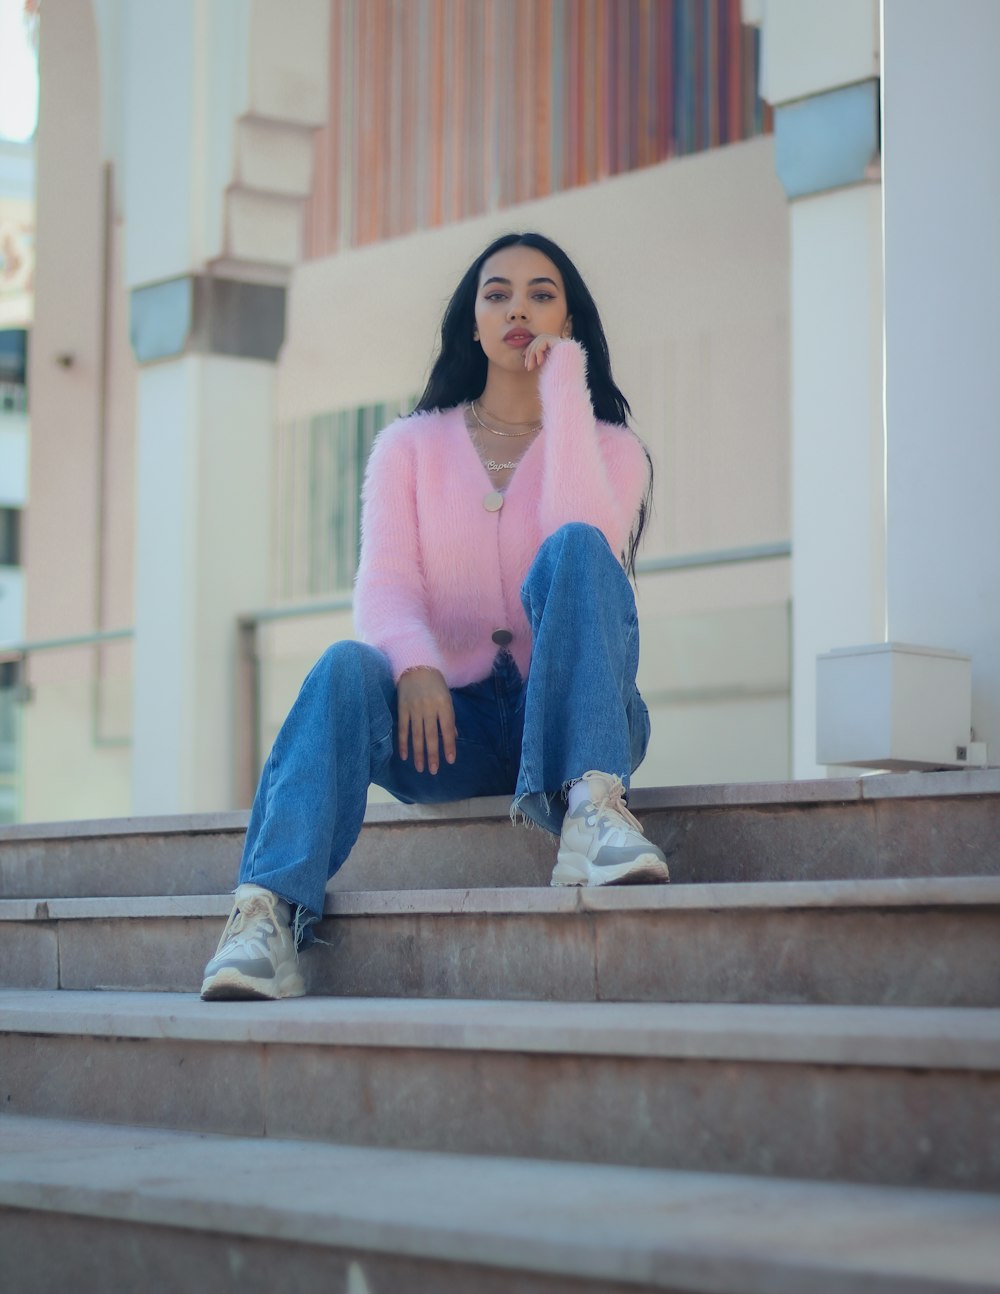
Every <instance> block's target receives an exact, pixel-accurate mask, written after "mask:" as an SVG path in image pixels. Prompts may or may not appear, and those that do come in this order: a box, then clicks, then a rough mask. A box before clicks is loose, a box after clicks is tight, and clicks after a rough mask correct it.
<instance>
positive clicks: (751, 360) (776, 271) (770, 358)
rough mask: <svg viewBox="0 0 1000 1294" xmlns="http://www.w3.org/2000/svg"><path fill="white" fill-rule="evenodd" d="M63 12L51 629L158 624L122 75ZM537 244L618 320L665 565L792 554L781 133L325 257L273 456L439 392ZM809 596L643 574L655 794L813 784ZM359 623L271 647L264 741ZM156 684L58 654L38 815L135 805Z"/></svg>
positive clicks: (625, 380) (52, 15)
mask: <svg viewBox="0 0 1000 1294" xmlns="http://www.w3.org/2000/svg"><path fill="white" fill-rule="evenodd" d="M46 15H47V21H46V23H45V24H43V30H42V50H41V62H42V101H41V114H40V123H39V131H38V172H39V189H38V249H39V274H38V283H37V320H36V326H35V332H34V337H33V348H32V372H31V384H32V399H33V410H32V451H31V452H32V458H31V477H32V483H33V491H32V495H31V501H30V509H29V517H28V528H27V544H26V567H27V580H28V599H27V601H28V625H27V636H28V637H29V638H31V639H39V638H52V637H58V636H63V635H73V634H84V633H88V632H92V631H95V630H101V629H115V628H127V627H129V626H130V625H131V624H132V621H133V614H134V607H133V603H134V599H133V591H132V579H133V559H134V533H135V518H134V508H135V484H134V449H135V426H136V369H135V363H134V360H133V357H132V353H131V348H130V346H129V343H128V323H127V313H128V302H127V297H126V296H125V294H124V292H123V290H122V287H121V269H120V261H121V255H120V244H121V241H122V238H121V235H122V230H123V224H122V220H123V213H121V212H120V211H117V210H115V206H114V199H113V197H111V198H110V199H109V197H108V195H111V194H113V193H114V192H115V190H116V188H118V186H117V185H116V184H115V183H114V176H112V177H111V179H112V182H111V183H110V184H106V179H107V173H106V170H105V164H106V157H107V156H108V155H110V154H113V153H114V152H115V147H114V138H115V136H114V132H111V133H110V134H109V132H108V131H107V129H104V130H103V136H102V117H101V107H102V105H101V101H100V95H101V93H102V89H101V87H102V85H103V86H105V93H107V94H108V95H110V96H111V97H113V92H114V87H115V86H116V85H118V83H119V81H118V79H117V78H116V77H114V76H110V74H108V73H107V69H105V74H104V75H103V76H102V74H101V71H100V68H99V62H100V60H99V57H98V48H97V37H96V34H95V30H94V23H93V16H92V11H91V6H90V5H79V4H76V3H73V2H71V0H51V3H50V4H49V5H47V9H46ZM109 110H112V111H113V105H111V107H110V109H109ZM106 126H107V122H106V121H105V127H106ZM119 191H120V190H119ZM109 201H110V206H108V205H107V204H108V202H109ZM124 214H125V216H127V213H124ZM518 227H520V228H537V229H540V230H542V231H543V232H545V233H548V234H549V235H550V236H552V237H554V238H555V239H556V240H557V241H559V242H561V243H562V244H563V245H564V246H565V247H566V248H567V250H568V251H569V252H570V254H571V255H572V256H573V257H574V259H576V261H577V262H578V264H579V265H580V267H581V269H582V271H583V273H584V276H585V277H586V278H587V280H588V282H589V283H590V285H591V287H592V289H593V291H594V294H595V296H596V298H597V300H598V302H599V304H600V306H601V310H602V314H603V317H604V320H605V324H606V327H607V332H608V336H609V339H610V342H611V349H612V358H613V361H614V365H615V371H616V375H617V377H618V380H619V384H620V385H621V386H622V388H623V390H624V391H625V392H626V394H627V395H628V397H629V399H630V400H631V402H632V405H633V409H634V414H635V419H634V420H635V425H636V427H637V429H638V430H639V432H640V434H641V435H642V436H643V437H644V439H645V440H646V442H647V444H648V445H649V447H650V450H651V452H652V455H653V458H654V461H655V465H656V473H657V486H656V500H655V502H656V508H655V512H654V516H653V520H652V523H651V525H650V528H649V531H648V537H647V540H646V543H645V547H644V553H643V556H644V557H645V558H646V559H651V558H656V557H662V556H674V555H684V554H688V553H691V552H704V551H712V550H717V549H728V548H741V547H745V546H752V545H757V544H766V543H771V542H774V541H783V540H786V539H787V538H788V534H789V501H788V476H789V463H788V441H789V430H788V416H789V415H788V295H789V286H788V275H789V252H788V211H787V204H786V202H785V199H784V196H783V194H782V193H781V190H780V187H779V185H778V182H777V180H776V178H775V172H774V158H773V142H772V140H771V138H770V137H766V138H759V139H756V140H753V141H750V142H748V143H743V144H735V145H730V146H728V147H725V148H721V149H715V150H713V151H710V152H707V153H702V154H696V155H693V156H690V157H686V158H683V159H679V160H673V161H670V162H669V163H665V164H662V165H658V166H654V167H650V168H648V169H645V170H641V171H637V172H633V173H630V174H626V175H623V176H619V177H617V178H614V179H611V180H607V181H604V182H602V183H600V184H596V185H591V186H588V187H584V188H579V189H574V190H570V191H568V192H564V193H561V194H559V195H557V196H554V197H550V198H547V199H544V200H541V201H538V202H533V203H529V204H525V205H524V206H521V207H518V208H514V209H511V210H508V211H506V212H503V213H501V214H500V215H498V216H496V215H495V216H490V217H483V218H478V219H475V220H471V221H466V222H462V223H460V224H457V225H451V226H446V227H444V228H439V229H435V230H431V231H426V232H422V233H418V234H414V235H410V236H407V237H405V238H401V239H398V240H394V241H390V242H387V243H383V244H380V245H375V246H371V247H366V248H363V249H359V250H354V251H347V252H343V253H341V254H339V255H337V256H332V257H329V258H327V259H324V260H317V261H311V262H308V263H304V264H301V265H299V266H298V267H297V269H296V270H295V271H294V272H293V275H292V280H291V284H290V289H289V295H288V329H287V339H286V344H285V347H284V351H283V353H282V355H281V357H280V360H279V363H278V366H277V374H276V376H277V406H276V414H275V446H276V447H277V445H278V443H279V439H280V437H279V431H280V429H281V428H282V427H284V426H286V425H287V424H288V423H289V422H290V421H293V420H295V419H303V418H309V417H311V416H313V415H316V414H324V413H329V412H332V411H336V410H340V409H352V408H356V407H358V406H360V405H366V404H370V403H374V402H377V401H380V400H385V399H392V398H398V397H402V396H405V395H408V394H412V393H413V392H415V391H417V390H419V389H420V387H421V386H422V385H423V381H424V379H425V376H426V373H427V370H428V367H429V363H430V360H431V356H432V351H433V346H434V339H435V333H436V329H437V326H438V322H439V319H440V315H441V311H442V309H443V307H444V304H445V302H446V300H447V298H448V296H449V295H450V292H451V290H452V288H453V287H454V285H455V283H456V282H457V280H458V278H459V276H460V274H461V272H462V271H463V270H464V268H465V266H466V265H467V264H468V262H469V260H470V259H472V257H473V256H475V255H476V254H477V252H478V251H479V250H480V248H481V247H482V246H483V245H484V243H485V242H486V241H488V240H489V239H490V238H491V237H492V236H493V235H494V234H495V233H497V232H500V231H504V230H507V229H510V228H518ZM105 265H106V266H107V275H106V278H105V277H104V269H103V267H104V266H105ZM105 282H106V284H107V290H106V294H105V292H104V291H103V288H104V284H105ZM60 357H63V358H67V357H69V358H70V362H69V363H66V364H64V363H62V362H59V360H60ZM276 453H277V448H276ZM261 526H262V527H264V528H266V527H267V526H268V518H266V517H262V518H261ZM251 549H252V545H249V544H248V546H247V552H248V553H249V552H250V550H251ZM248 560H250V558H249V556H248ZM789 583H790V581H789V562H788V560H787V559H784V560H778V561H760V562H752V563H747V564H741V565H721V566H715V567H711V568H708V569H697V570H685V571H674V572H669V573H663V574H646V575H645V576H643V577H641V578H640V584H639V594H638V596H639V606H640V615H641V626H642V633H643V655H642V665H641V674H640V684H641V686H642V688H643V692H644V694H645V695H646V697H647V700H648V701H649V703H650V707H651V710H652V713H653V719H654V741H653V745H652V747H651V751H650V755H649V757H648V759H647V762H646V764H645V765H644V767H643V769H642V770H641V774H640V776H639V778H638V779H637V780H638V781H640V782H641V783H643V784H647V785H648V784H656V783H664V782H693V781H720V780H740V779H756V778H767V777H778V778H780V777H784V776H787V774H788V760H789V743H788V726H789V703H788V675H789V663H788V628H787V626H788V598H789ZM273 600H274V599H273V598H272V601H273ZM253 609H257V608H247V610H253ZM350 632H351V626H350V616H349V614H347V615H344V614H341V615H339V616H328V617H319V618H313V619H309V620H289V621H287V622H283V623H281V624H280V625H279V626H277V627H275V628H273V629H267V630H264V631H262V632H261V636H260V643H261V651H262V663H263V668H262V675H261V677H262V703H263V723H262V729H263V731H262V746H263V747H264V748H265V749H266V746H267V744H268V741H269V739H270V737H271V736H272V735H273V732H274V731H275V730H276V727H277V725H278V723H280V720H281V718H282V717H283V715H284V713H285V711H286V709H287V707H288V705H289V704H290V702H291V700H292V698H293V696H294V693H295V690H296V688H297V686H298V683H299V681H300V680H301V678H302V677H303V676H304V674H305V672H306V670H307V669H308V667H309V665H310V664H311V663H312V661H313V659H314V658H315V656H316V655H318V653H319V652H320V651H321V650H322V648H323V647H324V646H325V645H326V643H327V642H329V641H332V640H334V639H335V638H337V637H340V636H344V635H347V634H349V633H350ZM234 669H235V661H234ZM131 670H132V655H131V648H130V647H129V645H128V644H115V645H110V646H104V647H102V648H99V649H98V648H93V647H90V648H85V649H81V648H74V649H71V650H66V651H62V652H58V653H40V654H36V655H34V656H33V657H32V660H31V663H30V668H29V682H30V684H31V698H32V699H31V700H30V702H29V703H28V704H27V705H26V706H25V708H24V739H25V740H24V762H23V771H24V798H23V805H22V809H23V816H24V817H26V818H28V819H36V820H44V819H49V818H66V817H88V816H104V815H109V814H117V813H126V812H128V810H129V806H130V795H131V792H130V783H131V757H130V750H129V746H128V742H129V739H130V734H131ZM234 686H235V682H234ZM218 807H220V808H221V807H230V806H222V805H220V806H218Z"/></svg>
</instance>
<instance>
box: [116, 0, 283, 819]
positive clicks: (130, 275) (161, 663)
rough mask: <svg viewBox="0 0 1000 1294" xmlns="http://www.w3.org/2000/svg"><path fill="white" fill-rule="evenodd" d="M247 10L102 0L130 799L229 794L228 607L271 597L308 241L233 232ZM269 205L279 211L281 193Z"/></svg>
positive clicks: (246, 68) (249, 76) (151, 805)
mask: <svg viewBox="0 0 1000 1294" xmlns="http://www.w3.org/2000/svg"><path fill="white" fill-rule="evenodd" d="M273 8H274V6H271V9H272V10H273ZM254 12H255V6H251V5H246V4H243V3H239V2H236V3H234V2H233V0H212V3H206V0H171V3H170V4H169V5H163V4H160V3H158V2H156V0H132V2H131V3H129V4H128V5H124V6H117V5H108V6H105V16H106V17H108V20H109V21H114V22H119V23H120V24H121V28H120V32H119V33H118V39H117V42H116V41H111V40H107V39H106V40H105V41H104V45H105V46H106V47H108V48H110V47H112V46H113V45H114V44H115V43H117V44H118V46H119V47H120V49H121V51H122V59H123V60H124V66H125V68H126V70H127V75H126V76H125V77H124V79H123V82H122V84H121V86H120V100H121V104H122V111H123V112H124V121H125V126H124V136H123V140H122V158H123V163H122V177H121V195H122V206H123V210H124V216H125V228H126V242H125V275H126V283H127V286H128V288H129V289H130V300H131V306H130V335H131V340H132V346H133V350H134V352H135V355H136V358H137V360H138V361H139V365H140V368H139V376H138V400H137V429H136V559H135V590H136V592H135V654H134V660H135V675H134V719H133V777H132V782H133V799H132V809H133V812H135V813H137V814H155V813H186V812H196V811H202V810H222V809H227V808H232V807H236V795H235V790H234V770H235V767H236V762H237V761H236V752H235V750H234V741H235V732H236V727H237V725H236V722H235V715H234V689H235V682H234V676H235V667H236V641H237V640H236V617H237V616H238V615H239V613H241V612H245V611H247V610H249V609H252V608H254V607H257V606H260V605H263V604H264V603H266V601H267V596H268V584H267V572H268V533H267V529H268V527H267V522H268V515H269V507H268V474H269V466H270V445H271V432H272V426H273V386H274V361H275V359H276V358H277V355H278V351H279V349H280V346H281V344H282V341H283V337H284V315H285V287H284V282H285V279H286V278H287V273H288V268H289V260H290V259H292V260H294V255H295V252H296V251H297V249H296V248H295V247H292V248H291V249H290V248H289V245H288V243H287V240H286V241H285V243H284V244H283V246H282V248H281V253H280V254H278V255H275V256H274V257H273V259H272V260H271V261H270V263H268V258H267V255H266V253H267V246H266V242H264V243H263V245H262V243H261V241H260V240H258V243H257V246H258V248H259V250H260V252H261V253H262V254H261V255H260V256H259V257H258V259H257V260H256V261H255V262H254V263H249V262H248V261H247V260H246V259H245V258H242V257H241V255H240V252H239V249H236V250H234V247H233V241H232V238H231V236H230V228H229V223H230V222H229V216H230V214H231V213H230V212H228V211H227V206H226V203H227V195H228V193H229V192H230V189H231V187H232V185H233V182H234V180H235V179H238V176H236V175H235V173H234V172H235V168H236V167H237V165H238V162H237V154H238V152H239V149H238V147H237V140H238V132H239V121H240V119H241V118H246V117H247V116H249V115H250V114H252V113H253V112H254V111H255V100H254V89H255V86H258V87H259V83H260V81H261V75H262V74H260V70H259V69H257V68H256V65H255V64H254V60H253V59H252V58H251V50H252V49H253V48H254V42H253V32H252V19H253V14H254ZM286 18H287V14H286ZM257 53H258V55H259V53H260V51H259V42H258V51H257ZM255 57H256V56H255ZM258 61H259V60H258ZM263 66H264V71H265V72H266V70H267V64H266V59H265V60H264V65H263ZM265 79H266V78H265ZM265 197H266V195H265ZM291 201H292V202H294V201H295V199H294V198H293V199H291ZM276 205H277V207H278V208H279V210H280V211H281V212H282V214H283V215H285V214H287V212H288V210H289V208H288V202H287V201H286V199H285V198H284V197H282V198H279V199H277V200H276ZM292 215H294V209H293V210H292ZM290 250H291V253H292V255H291V257H290V256H289V251H290Z"/></svg>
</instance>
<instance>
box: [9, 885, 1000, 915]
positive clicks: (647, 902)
mask: <svg viewBox="0 0 1000 1294" xmlns="http://www.w3.org/2000/svg"><path fill="white" fill-rule="evenodd" d="M997 905H1000V876H968V877H948V876H944V877H901V878H892V879H876V880H862V879H858V880H841V881H733V882H720V883H715V884H700V883H699V884H681V885H671V886H663V885H655V886H654V885H635V886H606V887H595V888H586V887H570V886H567V887H551V888H550V887H545V886H536V887H510V888H502V887H498V888H496V889H486V888H482V889H458V888H456V889H428V890H340V891H336V892H333V893H331V894H329V895H328V896H327V901H326V907H325V909H324V916H326V917H352V916H407V915H451V914H454V915H463V916H476V915H483V916H488V915H520V914H523V915H560V914H572V913H580V912H674V911H685V912H691V911H710V912H716V911H740V910H757V909H763V910H779V911H781V910H791V911H797V910H802V909H839V910H842V909H847V908H876V909H885V908H935V907H949V908H950V907H977V908H979V907H992V906H997ZM231 906H232V896H231V895H228V894H224V895H218V894H183V895H162V896H161V895H137V896H129V895H122V896H108V897H81V898H47V899H42V898H39V899H34V898H23V899H0V922H4V921H18V922H31V921H40V922H44V921H74V920H84V919H90V920H96V919H105V920H110V919H125V918H133V917H158V918H173V919H179V918H192V917H195V918H197V917H205V918H215V917H225V916H227V915H228V913H229V911H230V909H231Z"/></svg>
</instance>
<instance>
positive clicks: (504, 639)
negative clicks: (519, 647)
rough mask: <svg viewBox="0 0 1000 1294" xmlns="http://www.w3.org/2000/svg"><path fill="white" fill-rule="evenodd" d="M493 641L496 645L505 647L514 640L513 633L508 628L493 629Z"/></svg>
mask: <svg viewBox="0 0 1000 1294" xmlns="http://www.w3.org/2000/svg"><path fill="white" fill-rule="evenodd" d="M493 641H494V642H495V643H496V645H497V646H498V647H507V646H509V645H510V644H511V643H512V642H513V641H514V635H513V634H512V633H511V631H510V630H509V629H494V630H493Z"/></svg>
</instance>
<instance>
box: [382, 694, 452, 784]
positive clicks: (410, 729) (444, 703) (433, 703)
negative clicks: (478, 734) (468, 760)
mask: <svg viewBox="0 0 1000 1294" xmlns="http://www.w3.org/2000/svg"><path fill="white" fill-rule="evenodd" d="M397 708H398V716H399V717H398V724H397V737H398V743H399V757H400V759H404V760H405V759H406V758H407V755H408V753H410V752H412V755H413V766H414V768H415V769H416V770H417V772H418V773H422V772H423V771H424V768H425V766H426V768H427V769H428V771H429V772H431V773H436V772H437V771H438V769H439V768H440V767H441V751H442V748H443V750H444V757H445V759H446V760H447V761H448V763H449V764H454V762H455V758H456V753H457V752H456V738H457V733H456V729H455V707H454V705H453V704H452V699H451V692H450V691H449V690H448V685H447V683H445V681H444V678H443V676H442V675H441V674H440V673H439V672H438V671H437V670H429V669H428V670H423V669H421V670H418V671H414V672H412V673H411V674H410V675H408V676H405V677H404V678H403V679H401V680H400V682H399V685H398V688H397Z"/></svg>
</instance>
